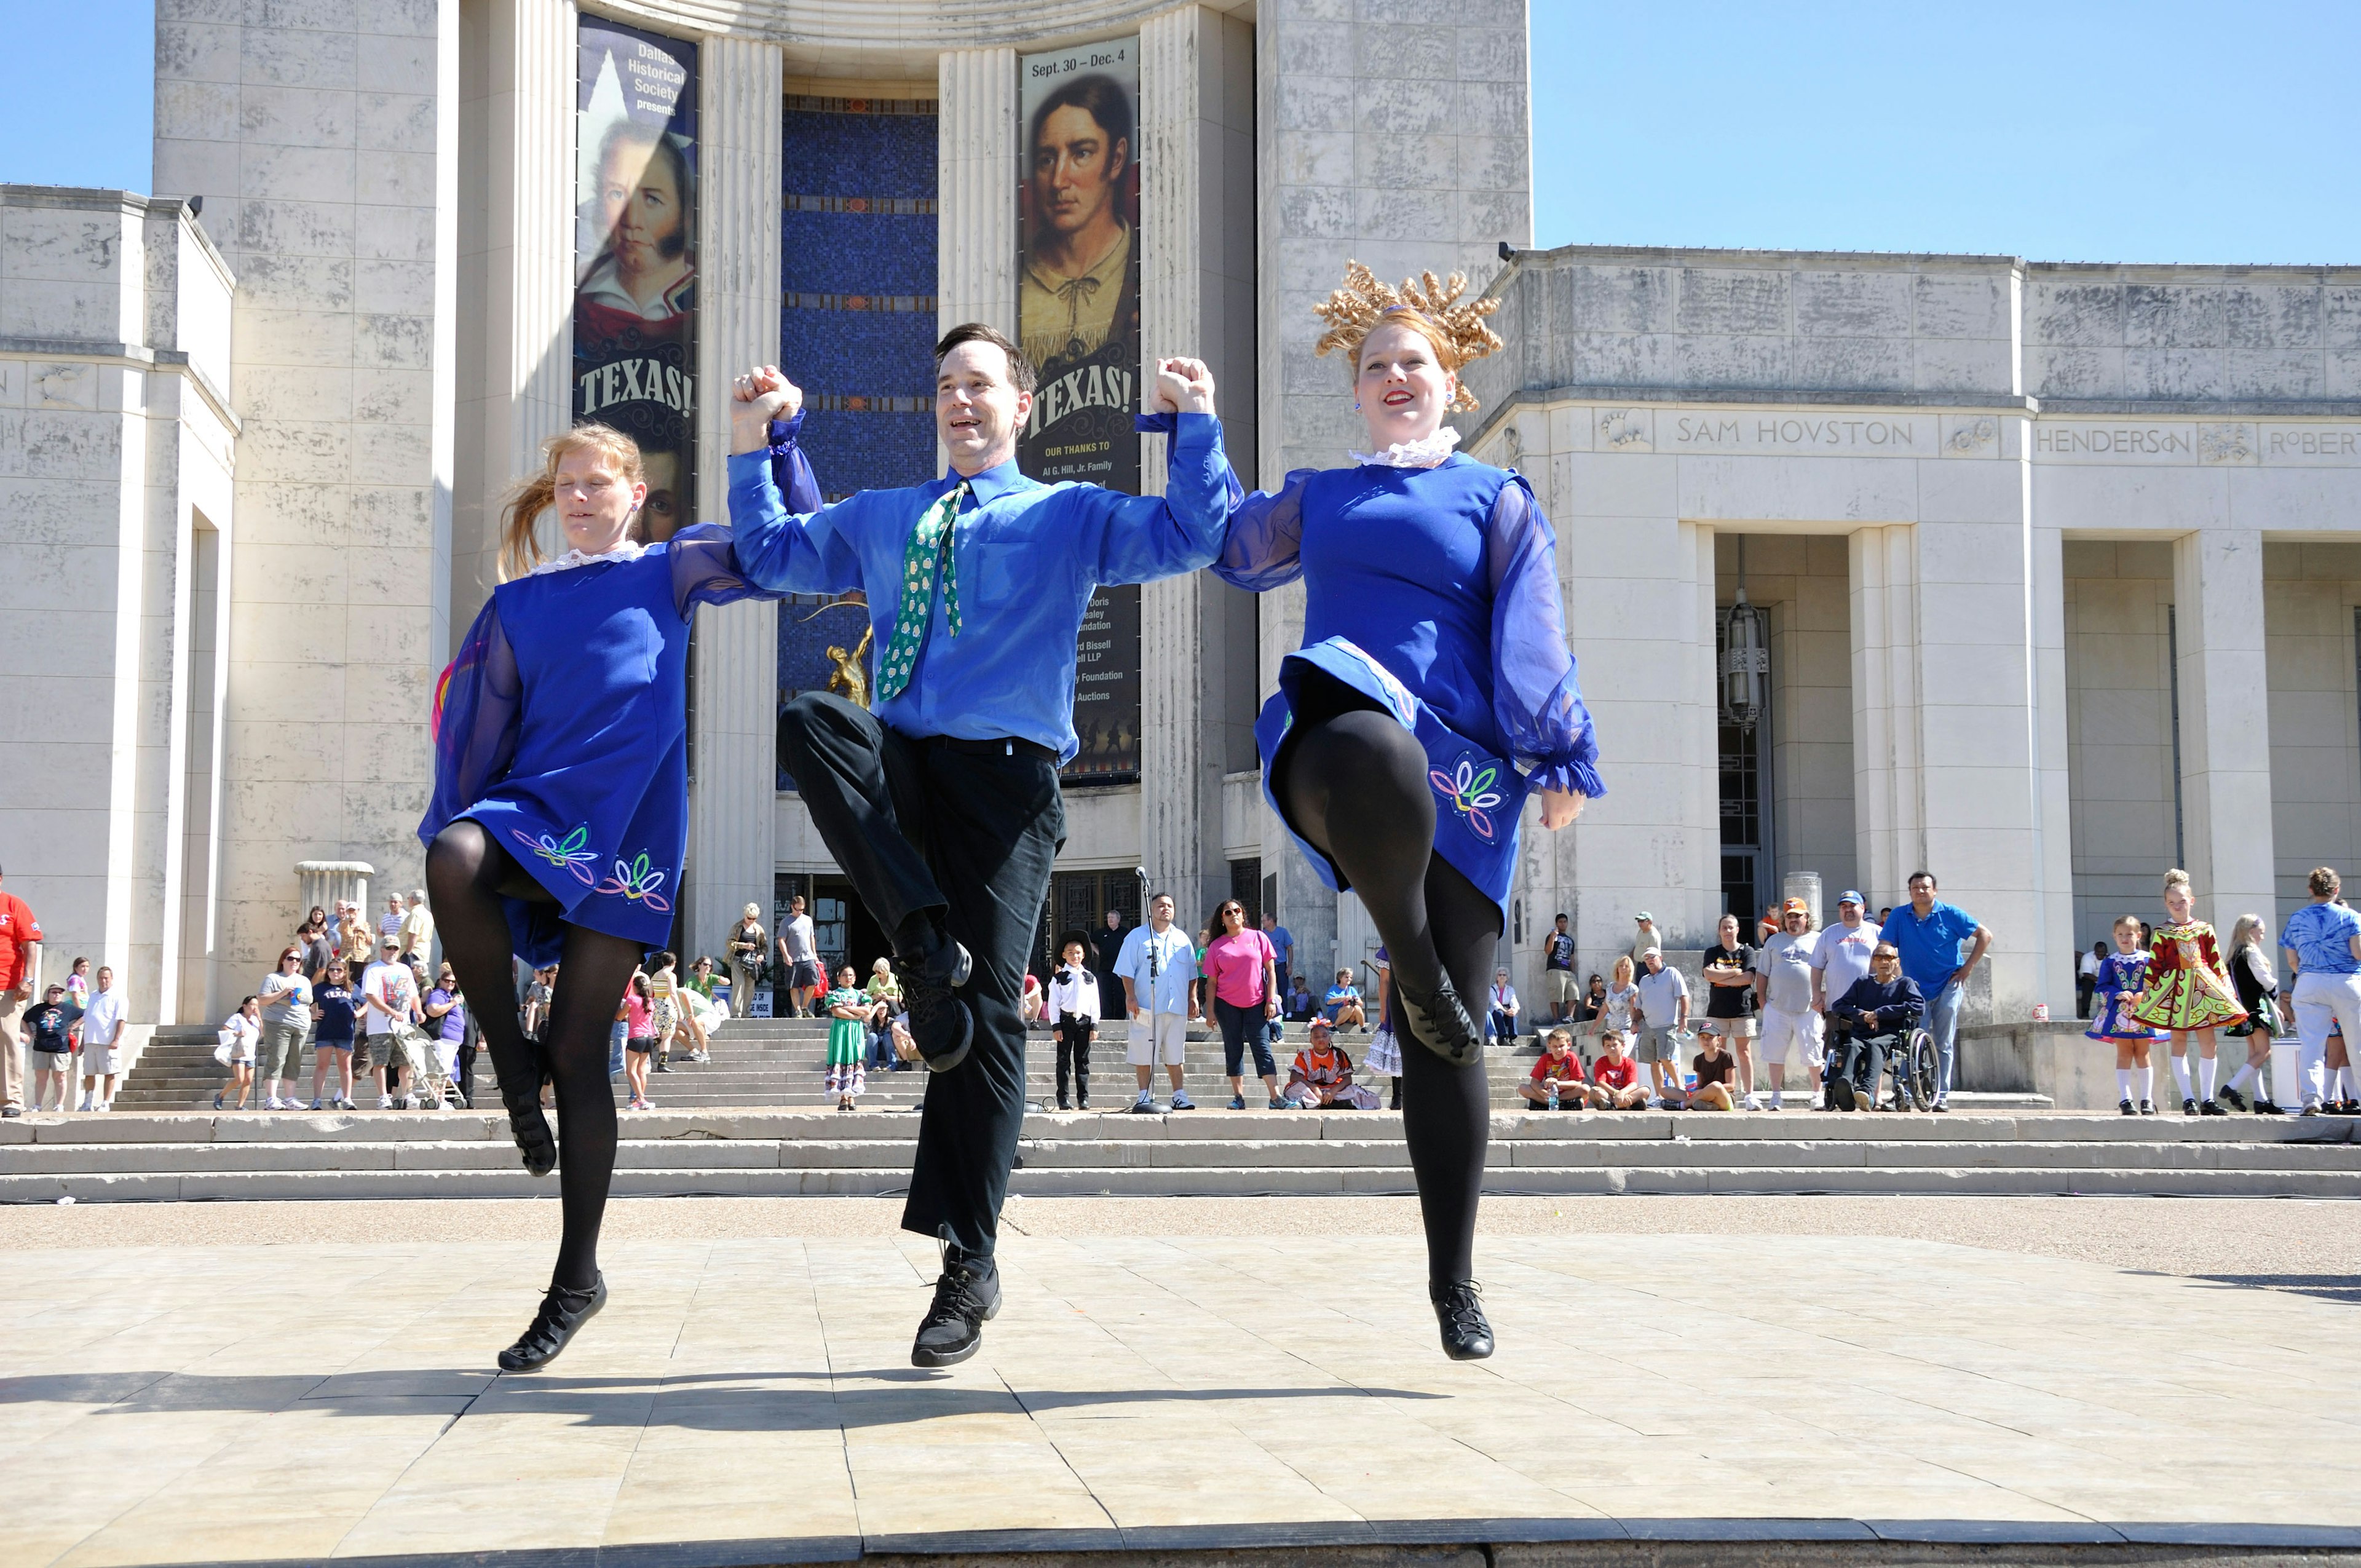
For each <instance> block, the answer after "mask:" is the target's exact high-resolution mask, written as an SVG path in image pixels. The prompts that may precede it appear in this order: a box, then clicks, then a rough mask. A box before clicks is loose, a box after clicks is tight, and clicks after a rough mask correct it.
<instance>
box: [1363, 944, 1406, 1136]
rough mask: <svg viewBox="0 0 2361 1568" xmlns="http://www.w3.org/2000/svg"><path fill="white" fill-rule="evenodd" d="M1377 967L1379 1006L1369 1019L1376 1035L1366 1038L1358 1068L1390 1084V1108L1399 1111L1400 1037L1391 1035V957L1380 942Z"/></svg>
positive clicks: (1392, 987)
mask: <svg viewBox="0 0 2361 1568" xmlns="http://www.w3.org/2000/svg"><path fill="white" fill-rule="evenodd" d="M1372 961H1374V962H1375V963H1376V964H1377V966H1378V1006H1377V1011H1376V1013H1374V1014H1371V1016H1373V1017H1375V1018H1376V1019H1377V1021H1378V1027H1377V1032H1376V1033H1375V1034H1373V1035H1371V1036H1369V1048H1368V1049H1367V1051H1366V1052H1364V1053H1363V1054H1362V1057H1361V1065H1362V1066H1363V1067H1366V1068H1367V1069H1369V1071H1370V1072H1371V1073H1373V1074H1376V1075H1378V1076H1379V1077H1383V1078H1387V1079H1390V1080H1392V1081H1393V1104H1392V1106H1391V1109H1393V1110H1396V1111H1399V1110H1400V1109H1401V1072H1402V1059H1401V1036H1399V1035H1397V1034H1395V1033H1394V1015H1393V1011H1392V1007H1393V989H1394V960H1393V955H1392V954H1391V953H1389V952H1387V951H1386V946H1385V944H1384V943H1383V942H1380V943H1378V950H1377V952H1376V954H1375V955H1373V959H1372Z"/></svg>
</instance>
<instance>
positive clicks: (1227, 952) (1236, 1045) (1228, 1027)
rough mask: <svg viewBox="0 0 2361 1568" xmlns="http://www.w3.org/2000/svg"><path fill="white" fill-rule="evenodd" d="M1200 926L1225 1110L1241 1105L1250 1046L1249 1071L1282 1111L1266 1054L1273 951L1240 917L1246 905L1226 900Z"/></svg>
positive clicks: (1273, 1065)
mask: <svg viewBox="0 0 2361 1568" xmlns="http://www.w3.org/2000/svg"><path fill="white" fill-rule="evenodd" d="M1206 930H1207V931H1208V932H1209V933H1211V936H1212V940H1210V941H1208V942H1207V943H1206V944H1205V957H1204V959H1203V962H1202V969H1203V970H1204V974H1205V989H1206V990H1207V991H1208V992H1211V993H1212V995H1213V1017H1214V1019H1215V1021H1216V1022H1218V1023H1219V1024H1220V1025H1221V1026H1222V1070H1223V1071H1224V1072H1226V1073H1228V1074H1229V1075H1230V1109H1231V1110H1233V1111H1243V1110H1245V1109H1246V1073H1245V1068H1246V1047H1248V1046H1252V1047H1254V1058H1255V1071H1256V1073H1257V1075H1259V1076H1260V1077H1261V1079H1262V1087H1263V1093H1264V1095H1265V1097H1266V1098H1267V1099H1268V1101H1269V1102H1270V1108H1271V1109H1272V1110H1274V1111H1284V1110H1286V1109H1287V1102H1286V1101H1284V1100H1282V1099H1280V1098H1279V1063H1278V1062H1277V1061H1276V1060H1275V1059H1273V1058H1272V1056H1271V1054H1270V1021H1271V1020H1272V1019H1273V1018H1276V1017H1278V1016H1279V954H1278V951H1277V950H1276V949H1275V948H1272V947H1271V945H1270V938H1268V937H1267V936H1265V935H1263V934H1262V932H1260V931H1259V930H1257V929H1256V928H1255V927H1253V926H1252V925H1250V924H1249V923H1248V922H1247V920H1246V905H1243V904H1240V903H1239V902H1238V901H1237V900H1236V899H1235V898H1233V899H1229V900H1227V901H1226V902H1224V904H1223V905H1221V906H1220V907H1219V908H1217V909H1215V910H1214V911H1213V919H1212V920H1211V921H1210V922H1208V923H1207V926H1206Z"/></svg>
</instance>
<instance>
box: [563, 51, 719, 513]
mask: <svg viewBox="0 0 2361 1568" xmlns="http://www.w3.org/2000/svg"><path fill="white" fill-rule="evenodd" d="M580 49H581V53H580V70H581V107H580V112H579V117H578V122H577V209H576V245H575V277H576V282H575V293H574V418H575V421H576V422H577V423H579V422H584V421H589V420H596V421H598V422H600V423H602V424H609V425H613V426H614V427H615V428H616V429H618V430H620V431H621V432H623V433H624V434H626V435H629V436H631V438H632V439H633V440H634V441H637V442H638V443H639V444H640V451H641V455H642V458H643V459H644V460H645V462H646V465H647V477H648V500H647V505H646V507H645V509H644V510H642V513H641V519H640V521H639V523H638V524H637V525H635V526H636V527H637V528H638V529H639V531H640V532H641V534H642V537H644V538H646V539H649V540H659V539H666V538H669V537H671V535H672V533H673V532H674V531H675V529H678V528H680V527H682V526H684V525H685V524H686V523H688V522H690V521H694V510H693V509H694V507H695V497H694V495H693V493H692V492H693V489H694V483H693V472H694V468H693V465H694V444H695V441H696V419H695V410H696V380H697V162H696V136H695V130H696V99H697V93H696V77H697V67H696V60H697V46H696V45H694V44H689V43H683V42H681V41H679V40H677V39H674V38H659V37H657V36H655V35H653V34H646V33H641V32H639V31H637V30H636V29H634V28H630V27H619V26H617V25H615V24H613V23H609V22H602V21H595V20H593V19H591V18H589V17H585V18H584V19H583V21H582V24H581V45H580Z"/></svg>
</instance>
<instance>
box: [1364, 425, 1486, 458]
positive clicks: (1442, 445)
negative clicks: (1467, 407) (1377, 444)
mask: <svg viewBox="0 0 2361 1568" xmlns="http://www.w3.org/2000/svg"><path fill="white" fill-rule="evenodd" d="M1458 444H1459V433H1458V432H1457V431H1455V430H1454V429H1452V428H1451V427H1450V426H1449V425H1447V424H1446V425H1439V426H1437V427H1436V429H1435V432H1434V433H1433V435H1430V436H1427V437H1425V438H1424V439H1422V440H1419V441H1397V442H1395V443H1394V444H1392V445H1391V446H1389V447H1387V448H1386V449H1385V450H1384V451H1383V452H1348V453H1346V454H1345V455H1346V456H1347V457H1350V458H1351V459H1352V460H1353V461H1354V462H1356V463H1359V464H1363V465H1374V466H1378V467H1379V468H1432V467H1433V466H1435V465H1436V464H1438V463H1440V462H1442V461H1443V460H1444V458H1446V457H1448V456H1450V455H1451V452H1452V449H1453V448H1454V447H1455V446H1457V445H1458Z"/></svg>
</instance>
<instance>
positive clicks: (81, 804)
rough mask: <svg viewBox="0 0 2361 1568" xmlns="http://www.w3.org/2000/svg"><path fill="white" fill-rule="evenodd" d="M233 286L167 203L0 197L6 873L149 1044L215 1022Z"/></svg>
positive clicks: (6, 189) (109, 195)
mask: <svg viewBox="0 0 2361 1568" xmlns="http://www.w3.org/2000/svg"><path fill="white" fill-rule="evenodd" d="M231 286H232V285H231V277H230V273H229V271H228V269H226V268H225V266H224V264H223V261H222V258H221V257H220V256H219V255H218V254H217V253H216V252H215V251H214V248H213V247H211V246H210V245H209V244H208V243H207V242H206V240H205V237H204V236H203V233H202V232H201V231H200V230H199V229H198V227H197V226H196V224H195V222H194V220H193V218H192V216H191V214H189V212H188V210H187V208H186V207H184V206H183V205H182V204H181V203H178V202H173V201H151V200H148V199H147V198H144V197H137V196H132V195H128V194H126V193H125V192H112V191H66V190H50V189H44V188H39V187H28V186H20V185H11V186H0V549H5V556H6V559H7V562H8V565H9V570H8V573H7V575H6V582H5V587H0V596H5V597H4V598H0V603H5V614H0V640H4V641H5V652H6V655H7V656H6V658H5V669H6V670H7V671H8V672H9V673H8V674H5V675H0V692H5V696H0V711H5V713H6V714H7V716H8V722H7V725H6V729H7V732H8V734H9V736H10V738H11V741H12V743H11V744H10V745H9V746H8V747H7V748H6V749H5V754H0V800H5V802H6V803H7V807H8V809H7V811H6V812H5V815H0V865H5V870H6V872H7V873H8V889H9V891H10V892H11V893H14V894H17V895H18V896H19V897H22V898H23V899H25V901H26V902H27V904H28V905H31V907H32V909H33V911H34V913H35V915H36V916H38V918H39V919H40V921H41V923H42V927H43V929H44V931H45V933H46V935H47V938H48V942H47V944H46V945H47V950H48V954H49V958H48V962H47V965H46V970H47V973H46V978H48V979H51V980H55V979H59V978H61V977H62V976H63V975H64V973H65V972H66V970H67V967H68V965H69V964H70V963H71V959H73V957H75V956H77V955H81V956H86V957H88V958H90V959H92V960H93V964H105V965H110V966H111V967H113V968H114V970H115V976H116V984H117V987H118V989H120V990H122V991H123V992H125V993H126V997H127V999H128V1002H129V1004H130V1007H131V1010H132V1012H131V1016H132V1018H133V1019H134V1020H135V1021H136V1022H137V1023H140V1024H143V1025H144V1024H147V1023H150V1022H152V1021H154V1020H156V1019H159V1018H163V1019H168V1020H169V1019H170V1018H173V1017H175V1016H178V1015H181V1014H184V1013H191V1012H201V1011H203V1010H204V1009H207V1008H209V1007H210V1006H211V1005H212V1003H213V999H212V998H210V997H208V995H207V994H206V992H205V991H204V989H203V984H202V976H203V968H202V964H201V963H200V964H198V965H197V966H196V969H195V972H194V974H193V975H192V969H191V963H190V959H191V958H192V955H193V956H194V957H196V958H198V959H202V958H203V955H204V954H205V953H206V952H207V951H208V950H209V949H210V947H211V945H212V943H213V942H214V938H215V933H214V930H213V928H212V926H211V924H210V922H209V920H208V919H207V916H208V914H209V912H210V904H211V887H212V881H213V877H214V868H215V865H216V863H217V860H218V849H219V841H218V835H217V819H216V815H215V810H214V802H215V801H216V799H217V798H218V787H217V786H218V782H219V776H220V774H219V769H220V745H219V740H220V730H219V726H218V722H217V717H216V713H215V711H214V704H213V702H212V693H213V692H214V690H216V689H217V686H218V675H219V669H218V662H217V661H218V653H219V651H220V650H221V649H222V648H223V647H224V645H225V641H226V638H225V628H226V622H225V605H224V604H223V602H222V599H221V597H220V596H219V595H218V593H216V592H215V591H214V589H215V574H216V573H217V572H218V571H219V569H220V568H221V567H222V565H225V563H226V561H227V560H228V559H229V550H228V542H229V540H230V538H231V528H232V510H233V509H232V501H231V494H230V471H231V463H232V445H233V442H234V440H235V433H236V420H235V418H234V416H233V415H232V414H231V413H230V411H229V405H228V401H227V398H226V396H225V385H226V382H227V371H228V365H227V362H226V355H225V347H226V341H225V340H226V332H225V328H226V324H227V322H228V319H229V296H230V289H231ZM192 979H193V980H195V981H197V983H194V984H192V983H190V982H191V981H192Z"/></svg>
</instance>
